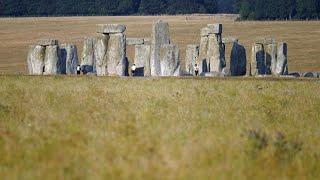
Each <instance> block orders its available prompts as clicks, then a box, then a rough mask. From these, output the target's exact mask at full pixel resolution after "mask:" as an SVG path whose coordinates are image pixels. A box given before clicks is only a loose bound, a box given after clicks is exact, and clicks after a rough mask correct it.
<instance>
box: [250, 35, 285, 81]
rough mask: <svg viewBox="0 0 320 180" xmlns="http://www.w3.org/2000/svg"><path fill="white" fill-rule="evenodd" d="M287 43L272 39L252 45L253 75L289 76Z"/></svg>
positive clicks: (262, 40) (265, 39)
mask: <svg viewBox="0 0 320 180" xmlns="http://www.w3.org/2000/svg"><path fill="white" fill-rule="evenodd" d="M287 51H288V50H287V43H285V42H279V43H278V44H277V43H276V41H275V40H274V39H272V38H264V39H260V40H257V41H256V42H255V43H254V44H253V45H252V58H251V66H250V67H251V68H250V69H251V75H253V76H256V75H276V76H282V75H288V54H287Z"/></svg>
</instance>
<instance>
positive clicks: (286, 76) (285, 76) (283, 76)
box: [279, 75, 297, 78]
mask: <svg viewBox="0 0 320 180" xmlns="http://www.w3.org/2000/svg"><path fill="white" fill-rule="evenodd" d="M279 77H280V78H297V76H294V75H280V76H279Z"/></svg>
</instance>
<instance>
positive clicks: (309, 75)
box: [302, 72, 318, 78]
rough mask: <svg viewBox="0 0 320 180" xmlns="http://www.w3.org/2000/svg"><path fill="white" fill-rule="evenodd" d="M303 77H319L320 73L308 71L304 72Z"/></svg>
mask: <svg viewBox="0 0 320 180" xmlns="http://www.w3.org/2000/svg"><path fill="white" fill-rule="evenodd" d="M302 77H308V78H317V77H318V73H316V72H306V73H303V74H302Z"/></svg>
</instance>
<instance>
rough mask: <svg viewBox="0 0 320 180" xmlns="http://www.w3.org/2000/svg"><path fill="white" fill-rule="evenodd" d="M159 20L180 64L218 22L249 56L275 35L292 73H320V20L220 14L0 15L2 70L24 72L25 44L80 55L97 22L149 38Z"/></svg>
mask: <svg viewBox="0 0 320 180" xmlns="http://www.w3.org/2000/svg"><path fill="white" fill-rule="evenodd" d="M157 19H163V20H165V21H167V22H169V24H170V32H171V39H172V41H173V42H174V43H176V44H178V45H179V46H180V49H181V60H182V64H183V61H184V54H185V52H184V51H185V48H186V45H187V44H190V43H197V44H199V40H200V35H199V34H200V29H201V27H204V26H205V25H206V24H208V23H217V22H220V23H223V25H224V33H223V36H224V37H227V36H233V37H238V38H239V40H240V42H241V43H243V44H244V45H245V46H246V48H247V56H248V60H249V59H250V57H251V55H250V53H251V44H252V43H253V42H254V40H255V39H257V38H260V37H274V38H276V39H277V40H278V41H286V42H287V43H288V48H289V70H290V71H320V59H319V57H320V46H319V38H320V22H319V21H294V22H292V21H275V22H268V21H266V22H255V21H250V22H247V21H245V22H235V21H234V19H232V18H224V17H217V16H127V17H50V18H0V72H1V73H26V72H27V70H26V60H25V59H26V56H27V50H28V48H27V47H28V45H30V44H33V43H34V42H35V41H36V40H37V39H40V38H48V37H51V38H57V39H59V40H60V42H61V43H64V42H68V43H75V44H76V45H77V46H78V53H79V54H81V52H82V43H83V40H84V38H85V37H87V36H93V35H95V30H96V26H95V25H96V24H105V23H122V24H125V25H127V31H126V34H127V37H150V35H151V26H152V23H153V21H155V20H157ZM227 56H228V55H227ZM128 57H129V59H132V58H133V48H132V47H129V48H128Z"/></svg>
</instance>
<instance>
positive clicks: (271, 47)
mask: <svg viewBox="0 0 320 180" xmlns="http://www.w3.org/2000/svg"><path fill="white" fill-rule="evenodd" d="M276 66H277V45H276V44H275V43H271V44H268V45H267V48H266V74H276V73H275V71H276Z"/></svg>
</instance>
